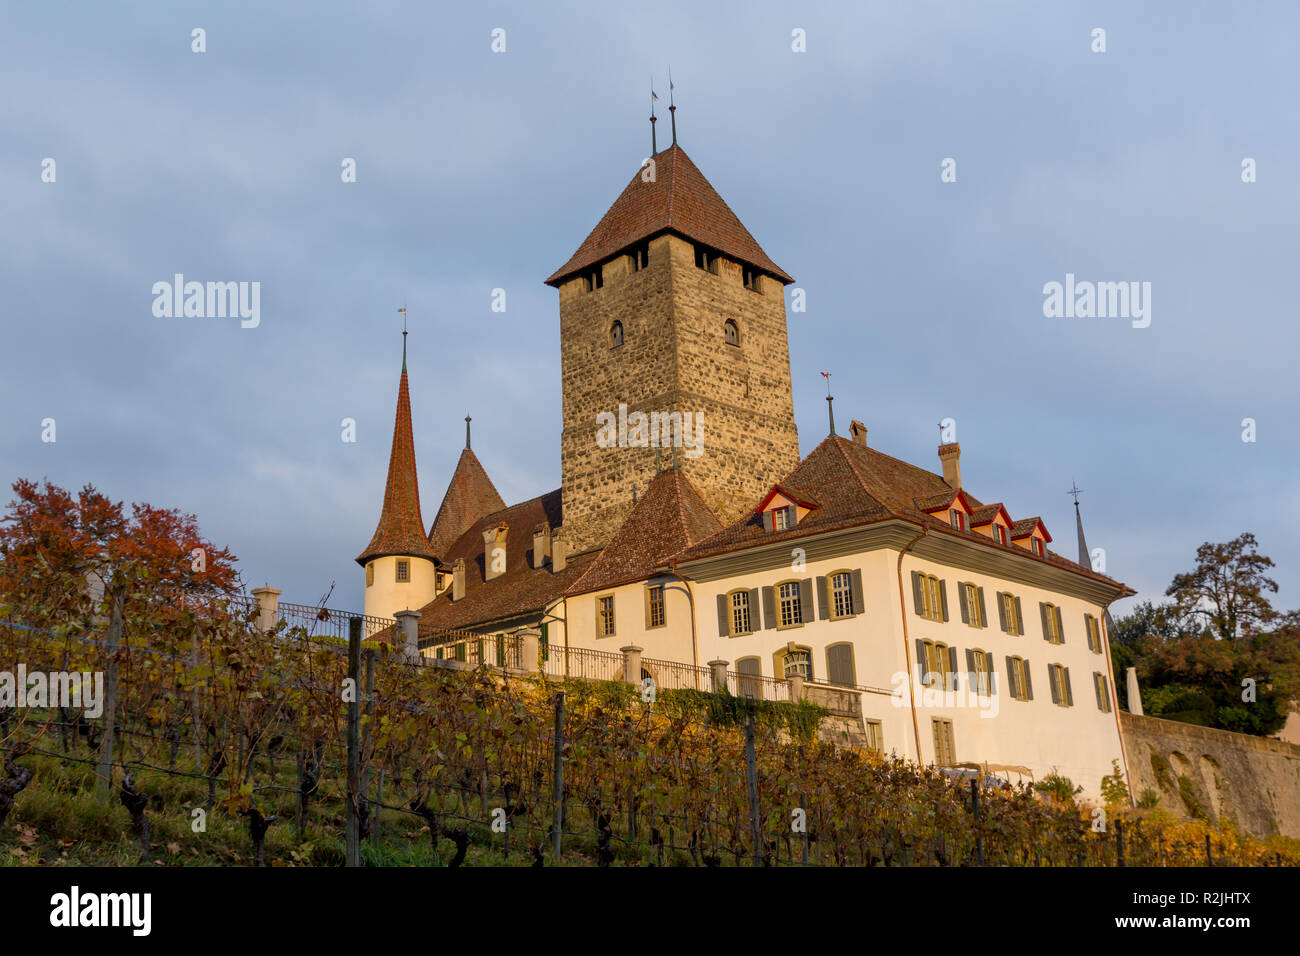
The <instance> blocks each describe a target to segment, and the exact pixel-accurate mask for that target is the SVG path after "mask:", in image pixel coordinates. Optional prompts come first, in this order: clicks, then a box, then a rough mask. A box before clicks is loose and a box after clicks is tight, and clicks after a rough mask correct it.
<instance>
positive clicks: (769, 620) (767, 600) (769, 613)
mask: <svg viewBox="0 0 1300 956" xmlns="http://www.w3.org/2000/svg"><path fill="white" fill-rule="evenodd" d="M750 624H751V626H752V625H753V624H754V622H752V621H751V622H750ZM763 627H764V628H772V627H776V595H775V593H774V592H773V590H772V588H771V587H765V588H763Z"/></svg>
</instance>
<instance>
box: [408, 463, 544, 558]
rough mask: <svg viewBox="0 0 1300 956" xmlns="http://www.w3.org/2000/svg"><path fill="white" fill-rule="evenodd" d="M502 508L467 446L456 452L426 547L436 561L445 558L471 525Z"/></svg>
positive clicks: (490, 480) (497, 496)
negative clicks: (452, 468) (430, 550)
mask: <svg viewBox="0 0 1300 956" xmlns="http://www.w3.org/2000/svg"><path fill="white" fill-rule="evenodd" d="M505 507H506V503H505V502H504V501H503V500H502V499H501V495H500V494H498V493H497V490H496V487H495V486H494V485H493V484H492V479H491V478H489V477H488V474H487V471H485V470H484V468H483V465H482V464H481V463H480V462H479V460H478V456H477V455H475V454H474V452H473V451H471V450H470V448H469V446H468V444H467V445H466V447H465V450H464V451H462V452H461V453H460V461H458V462H456V470H455V472H453V473H452V476H451V481H450V482H449V483H448V485H447V493H446V494H445V495H443V498H442V506H441V507H439V508H438V515H437V517H435V518H434V519H433V527H432V528H430V529H429V539H428V543H429V546H430V547H432V548H433V551H434V553H435V554H437V555H438V556H439V557H440V558H445V557H446V555H447V554H448V553H449V552H450V551H451V548H452V545H454V544H455V543H456V542H457V541H458V540H459V539H460V536H461V535H463V534H464V533H465V532H466V531H468V530H469V529H470V528H471V527H473V526H474V522H476V521H478V520H479V519H480V518H485V517H487V516H488V515H491V514H496V513H497V512H498V511H503V510H505ZM524 530H526V531H531V530H532V529H531V528H529V529H524Z"/></svg>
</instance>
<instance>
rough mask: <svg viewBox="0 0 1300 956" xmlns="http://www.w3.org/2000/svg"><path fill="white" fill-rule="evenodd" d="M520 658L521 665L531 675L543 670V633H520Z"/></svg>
mask: <svg viewBox="0 0 1300 956" xmlns="http://www.w3.org/2000/svg"><path fill="white" fill-rule="evenodd" d="M519 642H520V652H519V653H520V656H521V657H522V660H521V661H520V665H521V666H522V667H523V669H524V670H525V671H527V672H528V673H530V674H536V673H537V672H538V671H539V670H540V669H541V664H540V660H539V658H540V654H541V647H542V632H541V631H538V630H532V629H530V630H526V631H520V632H519Z"/></svg>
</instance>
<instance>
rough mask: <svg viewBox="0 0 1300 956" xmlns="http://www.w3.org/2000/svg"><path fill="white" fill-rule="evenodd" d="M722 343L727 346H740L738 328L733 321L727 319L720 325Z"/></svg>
mask: <svg viewBox="0 0 1300 956" xmlns="http://www.w3.org/2000/svg"><path fill="white" fill-rule="evenodd" d="M722 341H724V342H726V343H727V344H728V345H735V346H739V345H740V326H738V325H737V324H736V320H735V319H727V321H726V322H724V323H723V324H722Z"/></svg>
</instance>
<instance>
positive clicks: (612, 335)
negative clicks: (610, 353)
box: [609, 319, 623, 349]
mask: <svg viewBox="0 0 1300 956" xmlns="http://www.w3.org/2000/svg"><path fill="white" fill-rule="evenodd" d="M622 344H623V323H622V322H620V321H619V320H618V319H615V320H614V324H613V325H611V326H610V327H609V347H610V348H612V349H616V348H618V347H619V346H620V345H622Z"/></svg>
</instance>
